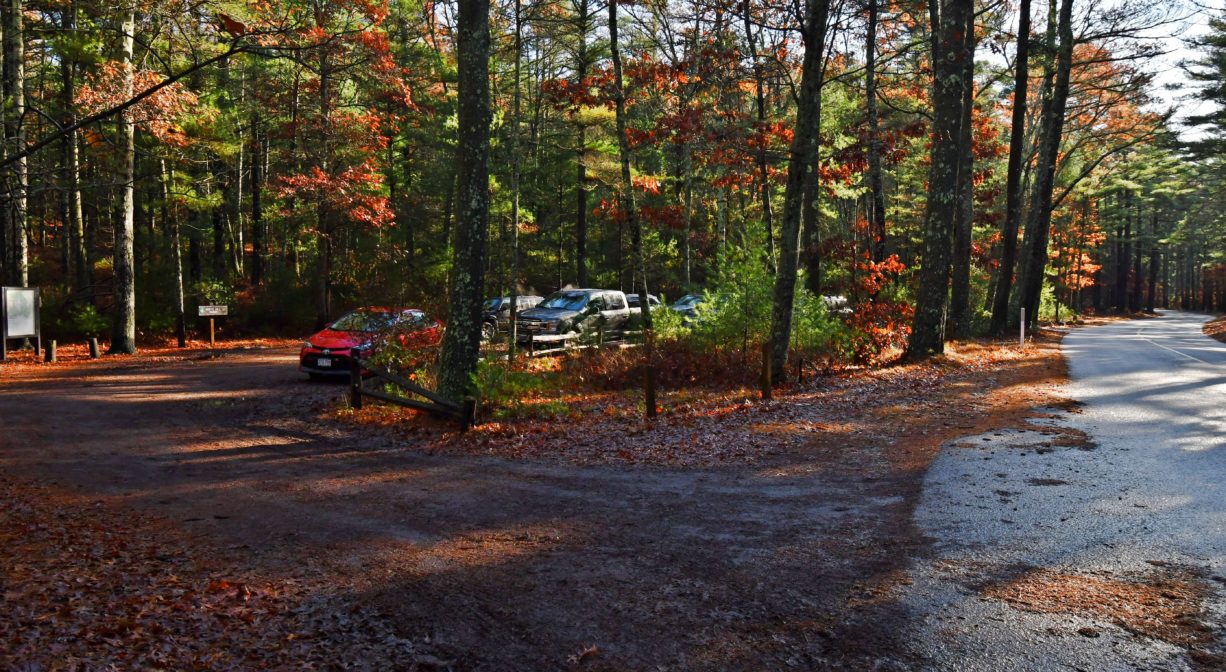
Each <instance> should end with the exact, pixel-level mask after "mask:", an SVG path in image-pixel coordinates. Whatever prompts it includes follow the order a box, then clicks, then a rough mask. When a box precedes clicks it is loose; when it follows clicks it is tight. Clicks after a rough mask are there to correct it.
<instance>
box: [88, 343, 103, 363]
mask: <svg viewBox="0 0 1226 672" xmlns="http://www.w3.org/2000/svg"><path fill="white" fill-rule="evenodd" d="M100 356H101V355H100V354H99V353H98V339H97V338H91V339H89V358H90V359H98V357H100Z"/></svg>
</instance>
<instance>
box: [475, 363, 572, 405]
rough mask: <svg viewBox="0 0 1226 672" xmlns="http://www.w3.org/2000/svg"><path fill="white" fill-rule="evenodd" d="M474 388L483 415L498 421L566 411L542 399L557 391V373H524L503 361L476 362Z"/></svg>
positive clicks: (554, 403)
mask: <svg viewBox="0 0 1226 672" xmlns="http://www.w3.org/2000/svg"><path fill="white" fill-rule="evenodd" d="M473 388H474V389H475V390H476V392H477V395H478V399H480V403H481V408H482V412H484V413H488V414H493V416H494V417H497V418H508V417H518V416H524V415H534V416H541V415H544V416H557V415H561V414H563V413H565V412H566V408H567V407H566V404H564V403H562V402H561V401H558V400H542V399H541V397H542V396H544V395H546V394H547V393H549V392H552V391H555V390H556V388H557V374H556V373H550V372H539V371H524V370H520V369H517V368H515V367H514V366H513V365H511V364H509V363H507V362H505V361H502V360H495V359H483V360H481V361H480V362H478V363H477V371H476V372H475V373H473Z"/></svg>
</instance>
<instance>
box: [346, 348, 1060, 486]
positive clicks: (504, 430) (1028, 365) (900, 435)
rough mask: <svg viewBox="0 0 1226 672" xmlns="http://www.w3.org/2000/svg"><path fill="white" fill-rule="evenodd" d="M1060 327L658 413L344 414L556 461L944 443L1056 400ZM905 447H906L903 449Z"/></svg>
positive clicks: (489, 451) (723, 458) (596, 397)
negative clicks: (451, 419)
mask: <svg viewBox="0 0 1226 672" xmlns="http://www.w3.org/2000/svg"><path fill="white" fill-rule="evenodd" d="M1058 340H1059V337H1058V336H1054V337H1048V338H1047V339H1046V340H1045V341H1044V342H1043V343H1041V344H1040V345H1038V346H1028V347H1026V348H1018V347H1017V346H1015V345H1014V344H1012V343H1002V342H984V341H973V342H966V343H957V344H950V347H949V349H948V352H947V354H946V355H944V356H942V357H939V358H936V359H933V360H930V361H927V362H923V363H918V364H906V365H895V366H889V367H884V368H875V369H874V368H863V369H854V370H848V371H842V372H839V373H836V374H830V375H825V376H818V377H811V378H809V379H807V381H806V382H805V383H803V384H799V385H794V386H792V387H791V388H789V389H782V390H779V391H777V393H776V394H775V399H774V400H773V401H765V402H764V401H761V400H760V399H759V395H758V392H757V391H756V390H754V389H752V388H745V387H737V388H733V389H726V390H712V389H696V390H684V389H683V390H677V391H672V390H669V391H665V392H664V393H663V394H662V395H661V402H660V412H661V413H660V416H659V417H658V418H657V419H656V420H654V421H647V420H645V419H644V418H643V415H644V412H643V411H644V406H643V400H642V394H641V392H640V391H638V390H632V391H603V392H601V391H596V392H592V391H585V392H574V393H571V394H567V395H565V396H559V397H552V398H550V399H545V400H540V401H541V403H548V404H550V406H551V407H556V406H561V407H562V408H564V410H563V411H562V412H560V413H558V415H556V416H554V417H540V418H520V419H511V420H485V421H483V422H482V424H480V425H479V426H478V427H476V428H474V429H473V430H471V431H469V432H467V433H465V434H460V433H458V432H456V431H454V429H453V428H452V426H451V425H449V424H447V423H445V422H442V421H430V420H428V419H427V418H425V417H423V416H421V415H419V414H416V413H414V412H412V411H405V410H403V409H399V408H392V407H388V406H381V405H378V404H370V405H368V406H367V407H366V408H365V409H363V410H362V411H358V412H356V413H350V412H348V410H347V409H346V410H345V411H344V412H343V413H341V415H343V416H344V417H347V418H352V419H353V421H355V422H357V423H360V424H368V425H383V426H385V427H387V428H389V429H390V430H391V431H392V432H395V433H397V434H398V435H400V436H401V437H403V438H406V439H408V438H412V439H413V441H414V444H415V445H417V446H419V447H420V448H421V449H422V450H426V451H429V452H439V453H451V454H473V455H492V456H497V457H504V458H515V459H520V458H531V459H550V460H557V461H560V462H566V463H573V464H602V463H605V464H608V463H612V464H649V465H663V466H672V467H709V466H718V465H726V464H743V465H744V464H749V465H753V464H765V463H769V462H771V461H777V460H778V458H780V457H781V456H785V455H790V454H795V453H797V452H798V451H802V450H804V451H810V452H812V451H828V452H830V453H831V456H832V457H833V456H837V454H838V453H839V452H840V451H843V450H845V449H847V448H848V447H850V446H851V444H853V443H862V442H865V441H875V442H878V443H883V444H886V445H889V444H890V443H891V442H892V441H894V442H900V441H902V440H905V439H907V437H911V436H913V435H914V436H915V437H918V438H917V440H923V441H924V442H925V443H928V444H931V443H934V442H935V443H939V439H940V438H942V437H944V436H945V435H946V434H947V433H951V432H952V433H956V432H957V431H958V430H963V433H966V432H965V431H964V430H966V429H969V428H971V427H972V426H973V421H974V419H976V418H981V417H982V416H984V415H985V412H986V410H987V409H988V408H989V407H992V406H994V405H1000V403H1001V402H1002V400H1000V399H996V400H995V401H994V400H992V399H990V398H989V397H990V395H991V394H992V393H993V392H994V391H999V392H1003V393H1004V394H1006V395H1007V394H1009V393H1011V392H1016V393H1017V396H1018V398H1017V399H1015V400H1014V401H1015V402H1016V403H1015V404H1014V405H1015V406H1017V408H1019V409H1024V410H1026V411H1029V409H1030V408H1031V407H1032V406H1033V405H1034V403H1035V402H1039V401H1049V400H1050V398H1051V395H1050V394H1049V393H1050V390H1049V389H1046V388H1045V389H1042V390H1039V391H1038V392H1037V393H1036V392H1035V390H1034V386H1035V385H1036V384H1038V383H1044V382H1048V383H1055V382H1058V380H1059V379H1060V378H1061V376H1062V375H1063V363H1062V362H1061V360H1060V355H1059V352H1058V347H1057V345H1056V344H1057V343H1058ZM906 450H907V448H906V447H902V448H900V452H902V451H906Z"/></svg>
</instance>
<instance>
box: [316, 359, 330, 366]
mask: <svg viewBox="0 0 1226 672" xmlns="http://www.w3.org/2000/svg"><path fill="white" fill-rule="evenodd" d="M315 363H316V364H317V365H319V366H320V368H328V367H331V366H332V360H331V359H328V358H327V357H320V358H319V359H318V360H316V362H315Z"/></svg>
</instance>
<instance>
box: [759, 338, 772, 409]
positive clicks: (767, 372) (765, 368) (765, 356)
mask: <svg viewBox="0 0 1226 672" xmlns="http://www.w3.org/2000/svg"><path fill="white" fill-rule="evenodd" d="M773 387H774V385H772V384H771V342H770V339H769V338H768V339H767V340H766V341H765V342H764V343H762V400H763V401H769V400H770V399H771V397H772V396H773V389H772V388H773Z"/></svg>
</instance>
